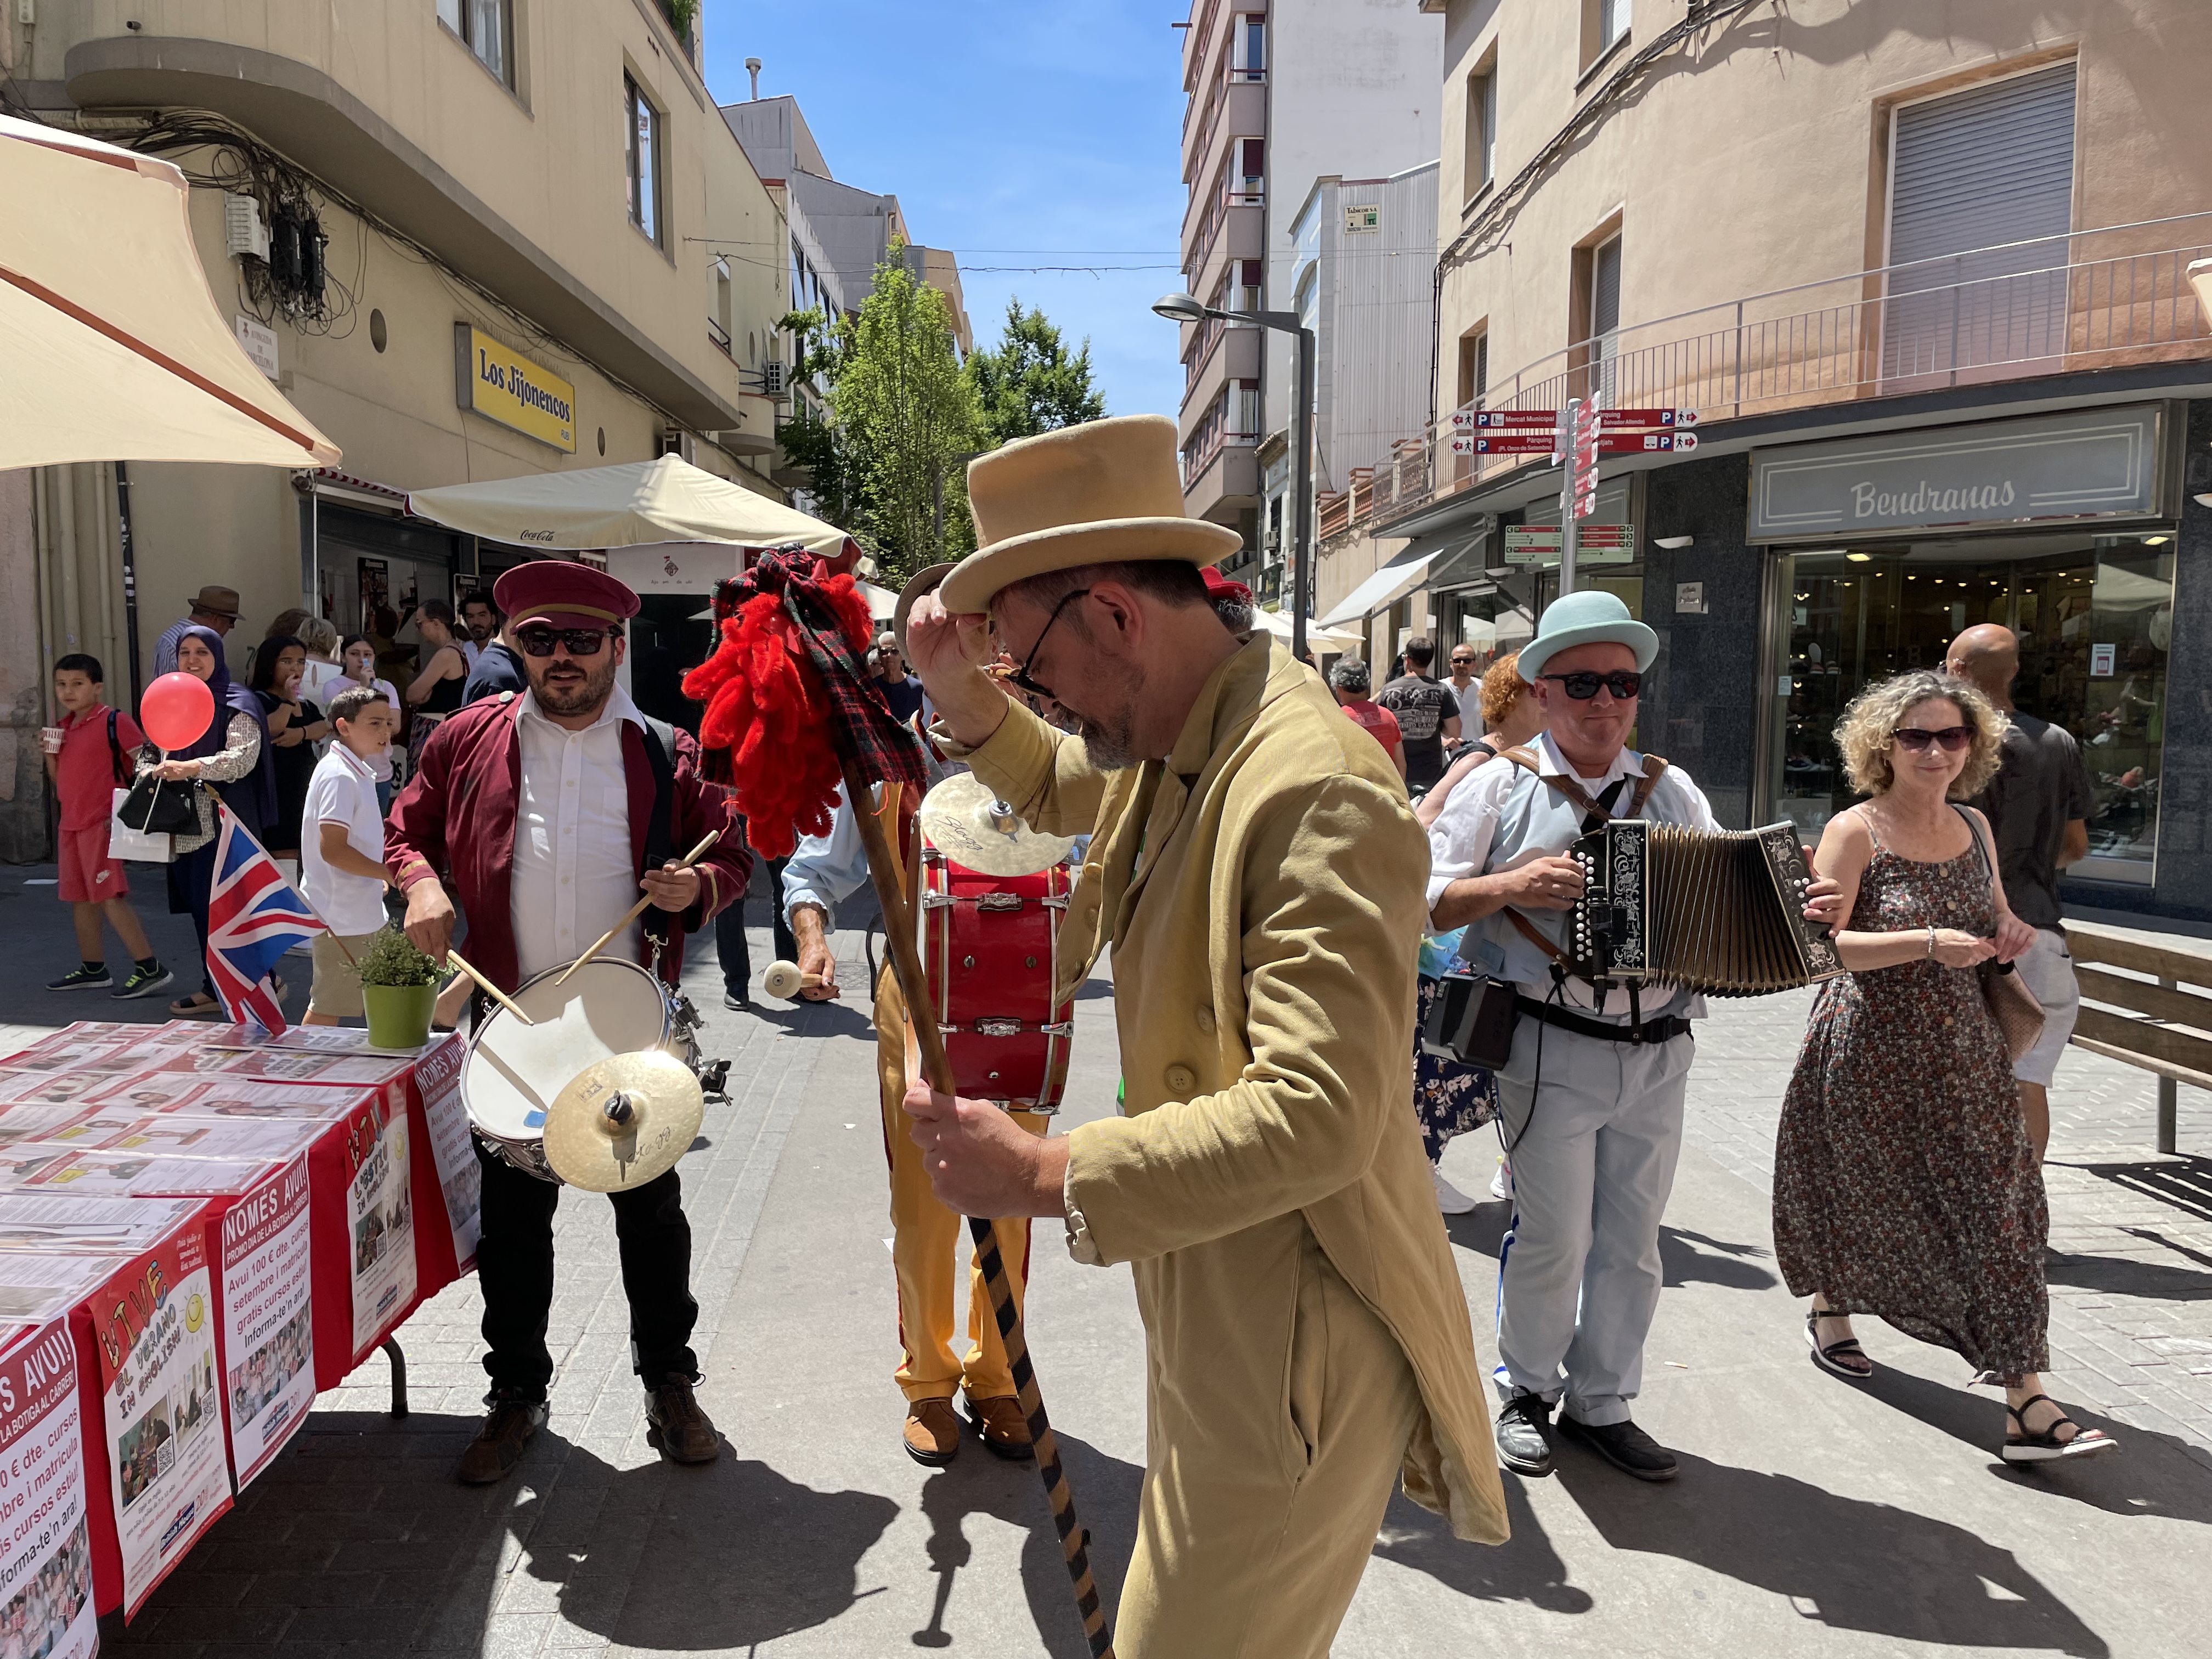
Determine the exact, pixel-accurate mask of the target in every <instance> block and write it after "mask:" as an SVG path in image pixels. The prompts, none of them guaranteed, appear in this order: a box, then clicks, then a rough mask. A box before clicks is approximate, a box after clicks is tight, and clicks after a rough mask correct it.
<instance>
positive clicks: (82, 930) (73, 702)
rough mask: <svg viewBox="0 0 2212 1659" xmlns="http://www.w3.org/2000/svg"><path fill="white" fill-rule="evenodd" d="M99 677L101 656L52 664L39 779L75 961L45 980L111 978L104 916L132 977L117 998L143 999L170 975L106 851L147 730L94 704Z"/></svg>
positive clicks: (71, 987)
mask: <svg viewBox="0 0 2212 1659" xmlns="http://www.w3.org/2000/svg"><path fill="white" fill-rule="evenodd" d="M103 678H105V676H103V675H102V673H101V672H100V659H99V658H97V657H89V656H87V655H86V654H85V653H82V651H77V652H72V653H70V654H69V655H68V656H65V657H64V658H62V659H60V660H58V662H56V663H55V664H54V697H55V700H56V701H57V702H59V703H60V704H61V706H62V708H63V711H64V712H63V715H62V723H61V724H60V725H59V726H48V727H47V728H46V733H45V737H46V776H47V778H48V780H49V781H52V784H53V786H54V798H55V799H56V800H57V801H58V802H59V803H60V805H61V829H60V830H59V832H58V840H59V842H60V862H61V896H62V902H64V904H67V905H69V906H70V908H71V910H72V912H73V913H74V916H75V920H76V951H77V955H78V956H79V957H82V963H81V964H80V965H79V966H77V967H76V968H73V969H70V971H69V972H68V973H66V974H64V975H62V976H61V977H60V978H59V979H57V980H49V981H47V983H46V989H48V990H49V991H94V990H105V989H106V987H109V986H111V985H112V984H114V983H115V981H114V979H113V977H112V975H110V974H109V973H108V971H107V960H106V951H105V950H104V949H103V947H102V946H101V945H100V919H101V917H102V916H103V915H105V917H106V921H107V925H108V926H109V927H112V928H114V929H115V936H116V937H117V938H118V939H121V940H122V941H123V948H124V949H125V950H126V951H130V952H131V964H132V965H131V976H130V977H129V978H128V979H126V980H125V981H123V988H122V989H121V990H119V991H118V992H116V993H115V994H116V996H117V997H118V998H122V997H148V996H152V995H153V994H155V992H156V991H161V990H165V989H167V987H168V985H169V983H170V981H172V980H173V978H174V977H175V975H173V974H172V973H170V971H169V970H168V969H166V968H164V967H163V966H161V963H158V962H156V961H155V959H154V947H153V946H152V945H149V944H148V943H147V941H146V929H145V927H144V925H143V923H142V922H140V921H139V920H138V913H137V911H136V910H134V909H132V908H131V900H130V897H129V894H130V891H131V884H130V883H129V882H127V881H126V880H125V879H124V875H123V864H122V860H119V859H114V858H111V857H109V856H108V851H107V824H108V819H109V817H110V815H111V814H112V811H113V810H114V801H115V794H114V792H115V790H116V788H117V787H118V785H120V786H123V787H128V786H129V784H130V782H131V758H130V757H131V755H132V754H133V753H134V752H135V751H136V750H137V749H138V748H139V747H140V746H142V745H143V744H144V743H145V741H146V734H145V733H144V732H141V731H140V730H139V729H138V727H137V723H136V722H135V721H133V720H131V716H130V715H128V714H125V713H124V712H123V711H122V710H121V709H119V708H109V707H108V706H107V705H106V702H103V701H101V698H102V696H103V694H104V692H105V690H106V687H105V686H104V685H103V684H101V681H102V680H103Z"/></svg>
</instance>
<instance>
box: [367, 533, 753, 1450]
mask: <svg viewBox="0 0 2212 1659" xmlns="http://www.w3.org/2000/svg"><path fill="white" fill-rule="evenodd" d="M494 599H495V603H496V604H497V605H498V606H499V608H500V610H501V611H504V612H505V613H506V614H507V616H508V617H510V618H512V620H511V622H510V623H509V624H508V627H509V629H510V631H511V634H512V636H513V639H514V641H515V643H516V646H517V647H518V649H519V650H520V654H521V657H522V664H523V671H524V674H525V676H526V678H528V680H529V682H530V689H529V690H527V691H526V692H524V693H523V694H522V695H520V696H514V695H513V694H512V693H507V694H503V695H502V696H500V697H498V698H487V699H485V700H484V701H483V702H477V703H472V704H471V705H469V706H468V707H467V708H463V709H461V710H460V711H459V712H458V713H456V714H452V715H450V716H448V717H447V720H445V721H444V722H443V723H442V724H441V725H440V726H439V727H438V729H437V730H436V731H435V732H432V733H431V734H430V737H429V738H428V741H427V742H425V743H424V744H423V745H422V755H421V757H420V758H419V761H418V763H417V767H416V774H415V777H414V779H413V781H410V783H409V784H408V786H407V787H406V788H405V789H404V791H402V792H401V793H400V796H399V799H398V800H397V801H395V802H393V803H392V817H391V822H390V823H389V825H388V827H387V829H386V835H385V861H386V864H388V865H389V866H391V869H392V874H393V875H394V876H395V877H396V878H398V883H399V885H400V888H401V889H402V890H404V892H405V894H406V895H407V934H408V937H409V938H410V939H413V940H414V941H415V943H416V945H418V946H420V947H421V948H422V950H424V951H428V953H429V954H430V955H432V956H433V957H438V958H440V959H441V960H443V958H444V956H445V951H446V945H447V942H448V940H449V939H451V937H452V935H453V921H454V906H455V903H456V902H459V908H460V909H461V910H462V911H463V912H464V913H465V915H467V917H468V952H469V958H470V962H471V965H473V966H474V967H476V968H477V969H481V970H482V971H483V974H484V975H485V976H486V977H487V978H489V979H490V980H492V981H495V982H496V983H497V984H498V985H500V986H501V987H502V988H504V989H507V990H510V991H511V990H513V989H514V988H515V987H517V986H519V985H520V984H521V983H522V982H523V981H526V980H527V979H529V978H531V977H532V975H537V974H541V973H544V971H545V970H546V969H550V968H557V967H560V966H562V965H563V964H564V963H569V962H572V961H574V959H575V958H576V957H580V956H581V955H582V954H583V953H584V952H585V951H587V950H589V949H590V948H591V945H592V941H593V940H594V939H598V938H599V935H600V934H602V933H605V932H606V931H607V929H608V928H609V927H612V926H613V925H614V923H615V922H616V921H617V919H619V918H620V917H621V915H623V912H624V911H625V910H627V909H628V908H629V907H630V905H631V904H632V903H634V902H635V901H636V898H637V894H638V890H639V889H640V888H641V887H642V888H643V889H644V890H645V891H646V892H647V893H648V894H649V895H650V896H652V899H653V905H654V907H655V908H654V909H653V910H648V911H647V917H648V918H653V919H654V920H655V921H658V922H659V924H660V925H659V927H657V928H653V929H650V930H649V929H648V928H647V927H643V926H634V927H632V928H631V929H630V931H629V934H628V936H627V937H623V938H618V939H617V941H616V942H615V943H614V944H611V945H609V946H608V947H607V951H606V954H608V955H610V956H616V955H619V956H621V957H625V958H627V959H628V960H629V961H632V962H637V963H649V962H651V961H652V960H653V958H652V957H651V955H650V954H649V952H650V950H651V946H650V945H649V943H648V939H649V938H650V936H651V933H654V932H665V933H666V935H667V938H666V941H665V944H664V945H662V946H661V948H660V950H659V958H658V964H657V965H658V968H659V975H660V977H661V978H662V980H663V981H665V982H666V983H668V984H670V985H671V986H672V985H674V984H675V983H676V981H677V975H678V969H680V967H681V965H682V960H683V946H684V934H686V933H693V932H696V930H697V929H698V928H700V927H702V926H704V925H705V924H706V922H707V921H708V919H709V918H711V917H712V916H713V915H714V913H715V912H716V911H717V910H719V909H720V908H722V907H723V906H724V905H726V904H727V903H730V902H732V901H734V900H737V899H738V898H740V897H741V896H742V895H743V894H744V888H745V881H746V878H747V877H748V875H749V874H750V866H751V854H750V853H749V852H747V851H746V849H745V847H744V842H743V840H742V839H741V837H740V836H738V834H736V833H735V832H734V830H731V829H729V824H730V812H729V807H728V804H727V799H726V797H725V796H724V795H723V794H722V793H721V792H720V790H718V789H716V788H714V787H713V786H711V785H709V784H708V783H706V782H705V781H702V779H701V778H700V777H699V776H698V774H697V769H696V767H697V759H698V750H697V748H696V745H695V744H693V743H692V741H691V738H690V736H689V735H688V734H686V733H684V732H671V730H670V728H668V727H665V726H663V727H660V728H659V732H655V731H654V729H653V726H652V725H650V724H649V723H648V722H647V720H646V719H645V717H644V716H643V715H642V714H640V713H639V712H638V708H637V705H636V704H635V703H634V702H631V701H630V699H629V694H628V693H627V692H625V691H623V690H622V688H621V687H619V686H618V685H617V684H615V670H616V668H617V665H619V664H620V663H621V662H622V660H623V649H624V641H623V623H624V621H625V620H627V619H628V618H629V617H634V616H635V615H636V614H637V610H638V600H637V595H636V594H635V593H633V592H630V590H629V588H627V587H625V586H623V584H622V583H620V582H618V581H617V580H614V579H613V578H612V577H611V576H607V575H605V574H602V573H600V572H599V571H597V570H593V569H592V568H590V567H589V566H587V565H582V564H573V563H569V562H566V561H555V560H543V561H537V562H532V563H529V564H524V565H520V566H517V567H516V568H513V569H512V570H509V571H508V572H507V574H505V575H503V576H501V578H500V579H499V585H498V586H497V587H496V588H495V590H494ZM667 738H672V740H673V748H674V753H673V754H672V755H670V754H669V753H668V752H667V749H666V748H665V746H663V745H664V741H665V739H667ZM648 744H650V745H653V748H657V749H659V750H660V757H659V758H665V760H666V761H667V762H669V763H671V764H670V765H668V766H666V767H665V768H664V767H663V766H662V765H660V764H659V760H658V759H657V757H655V756H654V755H653V752H652V750H651V749H649V748H648V746H647V745H648ZM659 776H665V777H667V778H668V780H669V781H668V786H667V787H668V793H669V811H668V815H667V818H666V820H665V823H666V826H667V832H666V835H665V845H666V847H667V848H668V849H669V852H670V854H673V856H671V857H669V858H668V860H667V861H666V862H665V863H664V862H661V861H659V860H656V861H655V867H653V868H652V869H647V838H648V835H649V833H650V825H651V823H652V821H653V809H654V803H655V800H656V797H657V795H658V793H659V787H660V786H659V782H658V781H657V780H658V778H659ZM714 829H723V830H725V831H726V834H725V835H724V836H723V838H722V840H721V841H720V842H719V843H717V844H716V846H715V847H714V848H713V850H711V851H710V852H709V853H708V854H707V855H706V857H705V858H704V859H702V860H701V861H700V862H699V863H698V864H697V865H696V866H693V867H692V868H690V869H688V870H680V869H678V868H677V867H676V864H675V861H674V859H675V858H676V857H680V856H681V854H682V853H683V852H684V851H688V850H689V849H690V848H692V847H694V846H696V845H697V843H698V842H700V841H701V840H702V838H703V837H704V836H706V835H707V834H708V832H709V831H710V830H714ZM448 884H450V891H449V890H448ZM664 912H665V913H667V914H665V915H662V914H660V913H664ZM671 922H673V923H674V925H673V926H669V925H668V924H669V923H671ZM565 1081H566V1079H547V1082H548V1084H549V1086H555V1087H557V1086H558V1085H559V1084H560V1083H562V1082H565ZM477 1164H479V1165H481V1166H482V1168H483V1216H482V1225H483V1233H482V1237H480V1238H479V1240H478V1242H477V1277H478V1278H479V1279H481V1280H482V1281H483V1298H484V1315H483V1334H484V1341H485V1343H486V1345H487V1346H489V1349H490V1352H489V1353H487V1354H486V1355H485V1356H484V1369H485V1370H487V1371H489V1373H490V1374H491V1383H492V1386H491V1392H490V1394H489V1395H487V1396H486V1397H485V1403H486V1404H487V1405H489V1407H491V1411H490V1413H489V1416H487V1417H486V1418H485V1419H484V1424H483V1429H482V1430H481V1431H479V1432H478V1434H477V1437H476V1439H475V1440H474V1441H473V1442H472V1443H471V1444H470V1446H469V1448H468V1449H467V1450H466V1451H465V1452H464V1453H463V1454H462V1456H461V1461H460V1464H459V1468H457V1469H456V1470H455V1474H457V1475H458V1476H459V1479H460V1480H463V1481H465V1482H466V1483H468V1484H470V1485H472V1486H475V1485H486V1484H489V1483H490V1482H492V1481H495V1480H499V1479H500V1478H501V1476H503V1475H504V1474H507V1471H508V1470H509V1469H511V1468H513V1467H514V1465H515V1463H516V1462H518V1461H519V1460H520V1457H521V1455H522V1450H523V1448H524V1446H525V1445H526V1444H527V1443H528V1442H529V1440H530V1437H532V1435H534V1434H535V1433H537V1431H538V1428H539V1427H540V1426H541V1425H543V1424H544V1421H545V1390H546V1385H547V1384H548V1383H550V1381H551V1380H552V1376H553V1360H552V1356H551V1355H550V1353H549V1352H547V1350H546V1346H545V1333H546V1327H547V1322H548V1319H549V1316H550V1310H551V1308H552V1304H553V1209H554V1206H555V1204H556V1202H558V1200H559V1199H560V1195H561V1189H560V1188H559V1187H557V1186H556V1185H554V1184H552V1183H551V1182H545V1181H541V1180H538V1179H537V1178H536V1177H534V1176H529V1175H526V1174H524V1173H523V1172H522V1171H521V1170H518V1169H515V1168H514V1167H513V1166H512V1165H510V1164H505V1163H502V1162H501V1161H500V1160H499V1159H498V1158H495V1157H493V1156H492V1155H491V1154H490V1153H489V1152H488V1151H487V1150H486V1149H485V1147H484V1146H483V1143H482V1142H481V1141H479V1142H477ZM612 1199H613V1203H614V1206H615V1231H616V1233H617V1237H619V1239H620V1241H621V1250H622V1267H623V1289H624V1290H625V1291H627V1292H628V1294H629V1308H630V1354H631V1358H632V1360H633V1361H634V1363H635V1366H636V1369H637V1374H638V1376H639V1378H640V1380H641V1381H642V1382H643V1383H644V1384H645V1388H646V1393H647V1402H646V1419H647V1423H648V1424H649V1425H650V1427H651V1431H652V1433H651V1438H652V1441H653V1444H655V1445H656V1446H658V1447H659V1449H661V1450H662V1451H663V1452H664V1453H665V1454H666V1455H668V1456H669V1457H671V1458H672V1459H674V1460H675V1461H676V1462H682V1463H704V1462H712V1461H713V1460H714V1458H715V1457H717V1456H718V1455H720V1442H719V1441H718V1440H717V1438H716V1437H715V1434H714V1425H713V1424H711V1423H710V1422H708V1420H707V1417H706V1414H705V1413H703V1412H702V1411H701V1410H700V1409H699V1406H698V1402H697V1401H696V1400H695V1399H694V1398H693V1395H692V1386H693V1384H694V1383H696V1382H697V1381H698V1360H697V1357H696V1355H695V1354H694V1353H693V1352H692V1351H691V1347H690V1339H691V1329H692V1327H693V1325H694V1324H695V1323H696V1321H697V1319H698V1315H699V1304H697V1303H696V1302H695V1301H693V1300H692V1297H691V1292H690V1267H691V1227H690V1223H689V1222H688V1221H686V1220H685V1219H684V1204H683V1197H682V1188H681V1187H680V1186H679V1184H678V1180H677V1176H676V1171H675V1170H670V1171H669V1172H668V1173H667V1174H665V1175H664V1176H660V1177H659V1178H658V1179H657V1180H654V1181H652V1182H647V1183H646V1184H645V1185H644V1186H641V1187H638V1188H633V1189H632V1190H630V1191H629V1192H625V1193H617V1194H612Z"/></svg>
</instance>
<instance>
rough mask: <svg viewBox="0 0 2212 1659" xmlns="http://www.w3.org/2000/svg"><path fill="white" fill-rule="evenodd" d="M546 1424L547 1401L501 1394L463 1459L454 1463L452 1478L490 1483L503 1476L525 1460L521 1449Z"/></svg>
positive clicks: (465, 1483)
mask: <svg viewBox="0 0 2212 1659" xmlns="http://www.w3.org/2000/svg"><path fill="white" fill-rule="evenodd" d="M544 1426H545V1406H544V1401H539V1402H538V1403H537V1404H535V1405H533V1404H531V1403H530V1402H528V1401H521V1400H508V1399H505V1398H501V1399H499V1400H496V1401H493V1403H492V1408H491V1411H490V1413H489V1414H488V1415H487V1416H486V1417H485V1418H484V1420H483V1427H482V1428H481V1429H478V1430H477V1437H476V1438H475V1439H473V1440H471V1441H470V1442H469V1444H468V1449H467V1450H466V1451H464V1452H463V1453H462V1454H461V1461H460V1462H458V1463H456V1464H455V1465H454V1466H453V1479H454V1480H458V1481H459V1482H460V1483H461V1484H462V1485H463V1486H491V1485H493V1484H495V1482H497V1481H501V1480H505V1479H506V1478H507V1472H508V1471H509V1470H511V1469H512V1468H514V1466H515V1465H516V1464H517V1463H520V1462H521V1461H522V1449H523V1448H524V1447H526V1446H527V1445H528V1444H529V1443H530V1440H531V1437H532V1435H535V1434H536V1433H537V1432H538V1430H540V1429H542V1428H544Z"/></svg>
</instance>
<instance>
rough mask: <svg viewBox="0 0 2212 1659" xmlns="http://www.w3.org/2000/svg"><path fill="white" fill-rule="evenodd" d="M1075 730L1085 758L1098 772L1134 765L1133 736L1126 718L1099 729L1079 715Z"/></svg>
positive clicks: (1134, 739)
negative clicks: (1115, 724)
mask: <svg viewBox="0 0 2212 1659" xmlns="http://www.w3.org/2000/svg"><path fill="white" fill-rule="evenodd" d="M1075 729H1076V733H1077V735H1078V736H1079V737H1080V738H1082V739H1083V752H1084V754H1085V757H1086V758H1088V759H1089V761H1090V762H1091V764H1092V765H1093V766H1095V767H1097V769H1099V770H1100V771H1102V772H1119V771H1121V770H1122V769H1124V768H1126V767H1131V766H1134V765H1135V764H1136V763H1137V734H1136V732H1134V731H1133V730H1132V729H1131V728H1130V725H1129V721H1128V720H1127V716H1126V715H1125V716H1124V717H1123V718H1122V720H1121V722H1120V724H1119V725H1117V726H1101V725H1099V724H1098V723H1097V721H1095V720H1086V719H1085V718H1083V717H1082V716H1080V715H1079V716H1077V717H1076V721H1075Z"/></svg>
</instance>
